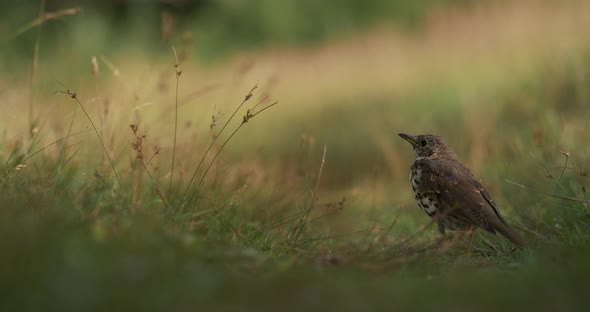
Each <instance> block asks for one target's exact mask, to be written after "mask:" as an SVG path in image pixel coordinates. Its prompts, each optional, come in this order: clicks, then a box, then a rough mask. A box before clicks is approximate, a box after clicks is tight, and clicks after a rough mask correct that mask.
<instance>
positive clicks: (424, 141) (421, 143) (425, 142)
mask: <svg viewBox="0 0 590 312" xmlns="http://www.w3.org/2000/svg"><path fill="white" fill-rule="evenodd" d="M420 145H422V146H426V145H428V141H426V140H422V141H420Z"/></svg>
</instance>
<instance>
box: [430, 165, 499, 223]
mask: <svg viewBox="0 0 590 312" xmlns="http://www.w3.org/2000/svg"><path fill="white" fill-rule="evenodd" d="M449 161H452V162H453V163H452V164H449V163H448V162H449ZM422 165H423V166H424V167H423V173H422V178H421V183H422V187H423V189H424V190H425V191H426V192H429V193H432V194H434V195H435V196H436V197H437V199H438V201H439V202H440V209H441V214H442V215H443V216H444V215H446V216H452V217H454V218H457V219H459V220H461V221H463V222H464V223H465V224H471V225H474V226H481V227H483V228H485V229H486V230H488V231H491V232H494V229H493V228H491V227H489V226H488V225H487V218H486V215H487V214H486V213H485V212H484V210H485V209H490V208H491V209H493V210H494V211H496V208H495V205H494V204H493V201H492V199H491V196H490V195H489V193H487V191H485V190H484V189H483V187H482V186H481V184H480V183H479V182H478V181H477V180H475V178H474V177H473V174H471V172H470V171H469V169H467V167H465V166H464V165H463V164H461V163H460V162H458V161H453V160H445V161H444V162H440V161H429V162H427V163H426V162H425V163H424V164H422ZM496 213H497V211H496ZM498 215H499V214H498ZM500 218H501V217H500ZM502 220H503V219H502Z"/></svg>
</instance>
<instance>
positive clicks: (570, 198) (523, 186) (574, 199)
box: [504, 180, 585, 203]
mask: <svg viewBox="0 0 590 312" xmlns="http://www.w3.org/2000/svg"><path fill="white" fill-rule="evenodd" d="M504 181H506V182H508V183H511V184H514V185H516V186H518V187H520V188H523V189H525V190H529V191H533V192H535V193H539V194H543V195H546V196H549V197H554V198H558V199H563V200H569V201H573V202H577V203H584V202H585V201H584V200H580V199H577V198H574V197H569V196H562V195H556V194H552V193H549V192H545V191H541V190H537V189H533V188H530V187H528V186H525V185H522V184H520V183H517V182H514V181H510V180H504Z"/></svg>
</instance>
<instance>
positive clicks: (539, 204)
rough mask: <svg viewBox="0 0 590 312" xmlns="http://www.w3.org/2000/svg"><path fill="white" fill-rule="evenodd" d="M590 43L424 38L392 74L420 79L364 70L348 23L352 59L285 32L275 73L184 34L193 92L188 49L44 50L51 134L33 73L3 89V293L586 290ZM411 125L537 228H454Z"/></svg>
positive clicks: (415, 300) (362, 303) (127, 302)
mask: <svg viewBox="0 0 590 312" xmlns="http://www.w3.org/2000/svg"><path fill="white" fill-rule="evenodd" d="M518 12H520V13H518ZM526 12H528V10H526ZM559 12H561V11H559ZM517 13H518V14H524V13H522V11H517ZM525 16H526V15H525ZM522 21H524V22H523V23H527V21H528V20H526V19H522ZM528 22H530V21H528ZM530 23H532V25H534V23H533V22H530ZM557 26H559V25H557ZM277 31H278V30H277ZM501 35H504V36H507V35H506V34H505V33H502V32H499V33H498V37H501ZM277 36H283V35H282V34H279V35H277ZM417 36H418V37H416V42H415V43H412V44H411V46H412V47H415V46H418V47H428V44H429V42H430V41H428V40H426V43H424V42H422V41H420V39H419V38H421V37H419V35H417ZM441 36H442V38H445V39H447V40H448V42H455V41H453V40H455V37H454V36H455V35H454V34H451V35H449V34H443V35H441ZM436 38H438V39H440V38H439V37H436ZM559 38H561V37H559ZM546 39H547V41H548V42H555V40H556V39H555V38H554V37H552V35H547V38H546ZM383 40H384V42H382V43H381V44H382V45H383V46H384V47H387V46H388V45H389V44H391V42H387V41H386V39H383ZM560 40H561V39H560ZM580 40H581V39H580ZM400 42H401V41H400ZM440 42H446V41H443V40H441V41H440ZM499 42H503V41H501V40H500V41H499ZM395 43H396V44H397V43H399V42H395ZM405 44H408V43H407V42H406V43H405ZM502 44H503V43H502ZM408 45H410V44H408ZM499 45H501V44H499ZM56 46H57V47H59V46H60V45H59V44H58V43H56ZM507 46H510V45H507ZM505 47H506V46H505ZM575 47H576V50H572V51H568V53H561V54H560V53H558V52H555V51H554V52H555V53H556V54H555V55H553V54H551V53H548V52H536V51H537V50H536V49H533V48H531V49H530V51H532V52H531V55H530V60H528V61H527V62H530V64H529V63H527V65H523V66H515V68H519V70H516V71H515V70H514V68H513V67H510V65H514V64H516V65H520V63H519V62H514V61H512V60H507V59H510V58H505V57H504V56H503V55H493V53H492V54H490V55H492V56H489V57H490V59H489V60H485V61H481V60H477V59H475V60H473V59H470V60H468V61H466V64H465V65H466V66H464V67H463V69H462V70H458V69H456V68H454V69H453V70H452V72H450V73H447V72H446V69H447V68H449V67H445V66H447V62H446V59H442V60H441V59H439V58H438V54H437V53H432V54H428V53H425V54H423V55H422V56H423V57H424V58H426V59H425V60H420V61H419V62H418V63H416V61H415V60H414V59H410V58H409V60H408V63H410V64H411V65H408V68H405V69H404V68H400V72H399V73H392V75H394V74H398V75H400V76H407V77H414V78H412V79H413V80H412V82H411V83H407V84H404V83H396V82H395V79H392V80H391V81H390V80H385V81H381V80H378V79H376V78H383V79H386V77H382V76H379V75H377V74H375V76H370V75H367V76H362V74H363V73H364V68H363V66H364V64H367V63H365V61H366V57H365V55H364V54H363V53H360V54H359V55H357V54H355V53H350V54H347V53H349V52H348V51H347V50H346V49H343V48H342V47H341V46H336V47H334V46H331V45H330V43H328V44H327V46H326V48H325V49H326V50H328V51H329V53H327V55H329V56H330V57H329V58H324V59H323V60H324V61H325V62H326V63H328V65H325V64H323V63H318V64H317V65H316V66H318V68H322V69H323V68H328V70H327V71H329V69H332V70H339V69H340V68H344V69H346V70H345V71H344V72H346V73H347V75H335V74H331V73H330V72H328V73H324V72H322V71H319V70H318V71H316V72H315V75H314V77H312V78H313V79H310V78H309V77H308V75H309V71H306V70H307V68H306V67H305V66H304V65H301V64H300V63H298V62H300V61H301V60H305V61H308V60H309V61H310V62H313V61H317V60H318V59H316V58H314V57H313V56H307V58H306V57H304V58H299V56H295V57H294V56H292V55H289V53H285V52H282V53H281V52H275V53H277V54H276V55H279V56H280V58H284V59H285V60H287V61H292V62H293V63H295V64H297V66H295V67H296V68H295V69H293V68H292V67H284V68H285V69H284V70H285V71H286V73H285V74H282V73H281V72H279V73H276V75H278V77H279V78H280V79H279V80H281V81H284V82H282V83H283V84H282V85H279V86H278V87H276V88H275V89H272V79H270V78H268V77H269V76H268V74H267V73H265V72H264V70H262V71H261V72H262V73H261V72H257V71H256V70H253V72H252V73H245V74H243V75H242V76H240V75H239V74H236V71H235V70H233V69H232V70H228V69H227V68H225V67H221V68H214V69H210V68H209V69H207V70H210V71H207V70H206V69H204V68H203V67H199V66H198V65H197V64H194V62H191V61H190V59H186V58H181V57H180V55H182V53H180V52H179V63H180V64H179V68H180V69H182V70H183V73H182V75H181V76H180V77H178V86H179V91H178V93H176V90H175V86H176V84H175V82H176V79H175V78H176V77H175V69H174V67H173V66H172V63H173V62H172V60H173V57H172V56H171V55H168V56H167V58H166V59H164V60H158V61H157V62H153V63H150V62H151V61H153V58H151V57H149V56H145V55H141V54H140V55H138V56H136V57H134V58H129V57H128V58H119V59H118V61H117V62H116V63H117V65H118V66H119V67H120V68H121V72H122V76H120V77H115V76H112V75H111V72H110V71H108V70H107V69H106V66H104V65H105V64H104V62H101V63H100V64H101V65H100V66H101V71H100V72H99V74H98V75H97V76H95V77H93V76H91V74H90V71H89V70H86V71H84V70H83V68H85V67H84V66H86V65H88V66H90V63H89V62H85V63H83V64H84V65H81V64H82V63H81V62H77V61H76V59H75V58H74V59H67V58H65V57H64V58H57V59H56V63H55V64H47V63H43V62H41V66H40V68H41V69H46V70H47V71H48V72H50V74H48V73H47V72H41V73H40V75H39V77H40V78H39V83H38V87H39V90H38V100H37V103H38V107H35V110H34V112H35V114H36V117H37V119H36V121H37V123H36V125H35V127H36V130H37V131H35V132H34V133H30V132H29V125H28V121H27V120H26V118H18V116H19V114H20V113H23V114H24V115H26V113H25V112H26V110H27V108H26V105H21V106H17V105H16V104H22V103H25V104H26V100H27V99H28V91H29V90H28V88H29V87H28V86H24V85H26V83H23V82H22V81H26V79H24V78H22V76H19V75H17V74H15V75H14V77H16V78H15V79H16V80H14V81H12V80H11V81H9V83H8V87H7V88H5V89H0V92H1V93H0V94H1V95H2V100H0V107H2V108H3V109H4V110H5V111H6V113H5V114H3V115H2V116H0V120H2V122H3V123H2V125H1V127H2V131H3V134H2V136H0V250H1V251H2V253H1V255H0V281H2V286H3V287H2V289H3V291H2V292H0V310H3V311H4V310H7V311H12V310H19V311H21V310H39V309H43V310H106V309H118V310H138V309H142V310H175V311H176V310H196V309H207V310H254V309H256V310H268V311H276V310H279V309H281V310H317V311H320V310H342V311H358V310H369V311H370V310H389V311H391V310H434V309H439V310H482V311H488V310H489V311H498V310H506V311H518V310H522V309H525V308H526V309H538V310H557V309H564V310H584V309H585V308H586V302H585V301H586V300H585V292H586V289H587V288H586V287H585V286H586V284H587V276H589V275H590V208H589V207H588V202H586V199H588V200H590V198H588V197H590V195H589V194H586V193H587V190H588V187H589V185H588V184H589V182H590V179H589V177H588V175H587V171H586V169H585V168H586V167H587V164H588V163H589V161H590V152H589V150H588V148H587V144H586V142H589V141H590V133H589V132H588V128H587V125H588V120H589V118H590V109H588V108H589V107H590V105H589V104H590V97H589V93H588V91H587V90H589V89H590V83H589V80H588V77H590V57H589V55H590V50H588V49H587V46H584V44H582V43H580V44H579V45H576V46H575ZM176 48H177V49H179V51H181V50H180V49H181V48H182V47H179V46H176ZM453 48H454V46H453ZM400 49H403V47H401V48H400ZM464 49H466V50H468V51H471V50H469V47H464ZM572 49H573V48H572ZM81 50H83V49H80V50H76V51H77V52H79V53H80V55H82V54H84V53H82V52H80V51H81ZM417 50H418V49H417ZM457 50H458V51H459V50H461V49H457ZM443 51H444V49H443ZM527 51H528V50H527ZM551 51H553V50H551ZM311 52H317V51H315V50H312V51H311ZM40 53H41V56H43V45H41V50H40ZM535 53H537V54H535ZM545 53H546V54H549V55H552V57H553V58H555V59H556V60H557V61H555V62H550V63H548V62H546V61H547V60H548V59H551V60H553V59H552V58H547V57H546V56H545ZM310 54H314V53H310ZM466 54H469V53H468V52H467V53H466ZM276 55H275V54H274V53H273V54H272V55H271V56H270V57H269V56H268V55H265V54H260V55H259V56H258V57H259V58H260V64H261V65H258V66H260V67H263V68H264V67H265V66H268V64H271V65H272V64H273V63H265V62H264V60H265V58H271V59H274V58H276ZM45 57H47V56H45ZM374 57H375V58H376V59H378V58H379V57H383V59H382V60H381V62H382V64H384V65H383V66H388V65H389V64H390V63H388V61H390V59H389V55H388V54H387V53H386V54H384V55H382V54H375V55H374ZM457 58H460V56H458V57H457ZM319 59H320V60H322V58H321V56H320V58H319ZM334 60H337V61H338V62H337V63H335V64H331V63H330V62H335V61H334ZM422 62H424V63H422ZM230 63H232V64H233V65H228V66H230V67H231V66H235V63H240V62H237V61H231V62H230ZM287 63H288V62H287ZM70 64H74V65H75V66H74V65H72V66H71V67H70ZM138 64H139V65H138ZM162 64H164V65H162ZM359 64H360V65H359ZM379 64H381V63H379ZM412 64H413V65H412ZM423 64H427V65H423ZM369 65H371V63H369ZM469 65H473V66H469ZM240 66H242V65H241V63H240ZM255 66H256V65H255ZM322 66H326V67H322ZM330 66H331V67H330ZM428 66H432V67H433V73H432V76H429V75H426V74H427V73H428V71H427V70H428ZM195 67H197V68H196V69H194V68H195ZM298 67H301V68H298ZM359 67H360V68H361V69H363V70H361V71H358V70H357V71H355V68H359ZM451 67H452V66H451ZM137 68H139V69H137ZM415 68H418V69H415ZM503 68H509V69H510V70H508V69H506V70H504V69H503ZM522 68H525V69H522ZM240 70H241V69H240ZM240 70H238V72H239V71H240ZM298 70H299V71H298ZM373 70H376V69H375V68H373ZM511 70H512V71H511ZM137 72H140V74H137ZM337 72H338V71H337ZM415 72H419V73H421V74H416V73H415ZM228 73H229V74H228ZM349 73H350V74H349ZM422 73H424V75H422ZM355 74H358V75H359V77H357V76H355ZM488 74H489V75H488ZM76 75H79V76H76ZM228 75H229V76H231V77H230V78H228V77H227V76H228ZM232 75H233V76H232ZM53 76H57V77H59V78H61V77H62V76H63V77H70V76H73V77H75V78H76V79H75V80H74V79H69V81H73V83H68V81H64V82H63V83H64V84H65V85H66V87H63V86H60V85H59V84H57V83H52V81H53V80H52V79H53V78H55V77H53ZM338 76H341V77H338ZM415 76H418V77H415ZM219 77H222V78H221V79H222V83H223V88H221V89H216V90H213V91H211V92H210V93H204V94H202V95H199V96H198V97H195V99H194V100H192V101H189V102H188V104H186V105H185V104H184V103H183V102H182V99H183V98H184V96H185V95H187V94H191V92H194V91H195V90H199V89H200V88H201V87H203V86H207V85H210V84H214V83H215V81H213V80H215V78H217V79H219ZM271 77H272V74H271ZM301 77H303V78H301ZM367 77H369V78H371V77H373V78H375V80H363V79H364V78H367ZM59 80H60V81H61V80H62V79H59ZM333 80H335V81H333ZM227 81H230V83H228V82H227ZM252 81H257V82H258V88H256V89H253V91H251V93H252V95H251V97H250V96H248V94H249V93H248V90H250V89H251V88H252V86H253V85H254V83H253V82H252ZM326 81H328V82H326ZM388 83H391V85H392V86H391V88H388ZM70 84H74V86H70ZM269 85H271V86H270V87H269ZM333 85H337V87H338V88H334V89H330V88H329V87H330V86H333ZM320 87H321V88H320ZM324 87H326V88H324ZM56 89H60V90H62V91H66V90H63V89H70V90H69V92H66V94H62V93H56V94H52V92H53V91H55V90H56ZM317 89H321V90H320V91H317ZM326 90H330V91H326ZM71 92H77V93H76V99H73V98H72V93H71ZM68 93H69V94H68ZM264 94H268V95H270V98H269V99H268V100H267V101H264V102H263V103H262V104H260V106H258V107H256V108H255V105H256V103H258V101H260V100H261V99H262V98H264ZM309 94H311V95H314V96H317V98H315V97H312V99H311V102H304V101H301V99H306V98H305V96H309ZM176 95H178V98H179V102H178V111H176V104H177V103H176V101H175V98H176ZM275 100H278V101H279V103H278V104H277V105H275V106H272V107H271V108H269V109H268V110H265V111H264V113H263V114H260V115H256V116H255V118H253V117H252V115H254V114H255V112H259V111H260V109H261V108H264V107H268V106H269V105H272V103H273V102H274V101H275ZM77 101H80V102H77ZM19 107H20V108H19ZM81 107H83V108H84V109H85V110H86V114H84V113H83V112H82V111H81V109H80V108H81ZM248 109H250V110H251V111H250V112H248ZM249 113H250V115H248V114H249ZM176 114H178V115H176ZM212 115H213V116H216V117H215V122H214V123H215V125H214V126H213V127H210V126H211V125H210V123H211V122H212V119H211V116H212ZM14 116H16V117H14ZM176 116H178V123H177V124H176V123H175V119H176ZM244 116H246V119H244ZM248 116H249V117H248ZM245 120H246V121H247V122H244V121H245ZM130 124H132V125H133V126H132V130H130V129H129V125H130ZM222 129H223V130H222ZM176 130H177V133H176V134H177V140H175V139H174V137H175V135H174V133H175V131H176ZM405 131H407V132H411V133H416V132H433V133H438V134H441V135H443V136H444V137H445V138H447V139H448V141H449V142H450V143H451V145H452V146H453V147H455V149H456V151H457V153H458V155H459V157H460V159H461V160H463V161H464V162H465V163H467V164H468V165H469V167H471V168H472V169H473V171H474V173H475V174H476V176H477V177H479V178H482V183H483V184H484V185H485V186H486V187H487V189H488V190H489V191H490V193H491V194H492V195H493V196H494V199H495V201H496V202H498V204H499V207H500V210H501V212H502V213H503V214H504V215H505V216H506V217H507V219H508V221H509V223H510V224H512V225H513V226H514V227H515V228H517V229H518V230H519V231H521V232H522V233H523V234H524V235H525V236H526V238H527V239H528V240H529V242H530V247H529V248H527V249H525V250H518V249H514V248H513V246H512V245H511V244H510V243H509V242H508V241H507V240H505V239H504V238H502V237H500V236H493V235H491V234H488V233H484V232H483V231H478V232H477V233H476V236H475V242H474V246H475V249H474V250H473V251H471V252H469V251H468V250H467V240H466V238H461V237H460V235H458V234H455V235H454V236H453V238H451V239H450V241H449V242H447V243H443V244H439V242H438V234H437V230H436V227H435V226H434V225H432V224H429V221H428V218H427V217H426V216H424V215H423V213H421V212H420V211H419V209H417V207H416V205H415V203H414V202H413V198H412V196H411V194H410V188H409V185H408V182H407V174H408V171H409V166H410V164H411V161H412V152H411V150H410V147H409V146H408V145H407V143H405V142H404V141H403V140H401V139H400V138H398V137H397V133H398V132H405ZM144 135H145V136H144ZM99 139H100V140H99ZM225 142H227V144H226V143H225ZM324 147H325V149H324ZM324 151H325V154H324ZM107 152H108V153H109V157H107V154H106V153H107ZM173 155H174V156H173ZM201 159H202V161H201ZM171 164H173V165H172V166H171ZM171 167H172V169H170V168H171ZM208 168H210V170H209V169H208ZM115 172H117V173H118V177H117V176H115ZM192 177H194V179H193V178H192ZM118 180H120V183H119V182H118ZM507 180H510V181H514V182H516V183H519V184H521V185H523V186H524V188H523V187H519V186H517V185H515V184H513V183H510V182H508V181H507ZM191 181H192V182H191ZM185 190H186V195H187V196H184V195H185ZM547 194H551V195H557V196H560V197H561V198H555V197H551V196H549V195H547Z"/></svg>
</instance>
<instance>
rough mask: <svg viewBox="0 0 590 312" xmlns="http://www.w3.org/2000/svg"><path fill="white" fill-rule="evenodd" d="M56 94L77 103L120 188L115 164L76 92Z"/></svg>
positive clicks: (69, 91)
mask: <svg viewBox="0 0 590 312" xmlns="http://www.w3.org/2000/svg"><path fill="white" fill-rule="evenodd" d="M56 92H59V93H63V94H67V95H68V96H70V97H71V98H72V99H74V100H75V101H76V103H78V106H80V108H81V109H82V111H83V112H84V114H85V115H86V118H87V119H88V121H89V122H90V125H91V126H92V129H94V133H96V137H97V138H98V140H99V141H100V144H101V146H102V149H103V151H104V152H105V154H106V155H107V158H108V159H109V163H110V165H111V169H113V173H114V174H115V178H116V179H117V185H118V186H119V188H120V187H121V179H120V178H119V173H118V172H117V169H116V168H115V164H114V162H113V159H112V158H111V155H110V154H109V151H108V149H107V147H106V145H105V143H104V140H103V138H102V137H101V136H100V133H99V132H98V128H96V125H95V124H94V122H93V121H92V118H90V115H89V114H88V111H86V108H84V105H82V102H80V99H78V94H76V92H74V91H72V90H70V89H67V90H66V91H56Z"/></svg>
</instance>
